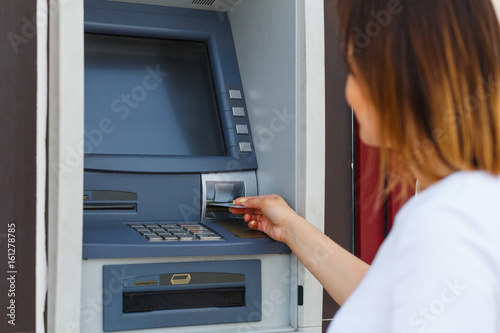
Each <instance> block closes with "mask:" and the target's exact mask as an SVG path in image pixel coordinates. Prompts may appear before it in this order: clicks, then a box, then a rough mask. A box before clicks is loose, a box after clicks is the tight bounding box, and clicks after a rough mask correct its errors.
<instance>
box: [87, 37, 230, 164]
mask: <svg viewBox="0 0 500 333" xmlns="http://www.w3.org/2000/svg"><path fill="white" fill-rule="evenodd" d="M85 96H86V97H85V147H84V149H85V153H86V154H110V155H151V156H156V155H159V156H225V145H224V138H223V134H222V133H223V131H222V129H221V123H220V119H219V116H218V105H217V99H216V94H215V88H214V83H213V77H212V70H211V65H210V59H209V55H208V49H207V45H206V43H205V42H193V41H177V40H163V39H154V38H142V37H122V36H115V35H101V34H90V33H87V34H86V35H85Z"/></svg>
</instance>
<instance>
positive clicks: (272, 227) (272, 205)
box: [231, 194, 297, 243]
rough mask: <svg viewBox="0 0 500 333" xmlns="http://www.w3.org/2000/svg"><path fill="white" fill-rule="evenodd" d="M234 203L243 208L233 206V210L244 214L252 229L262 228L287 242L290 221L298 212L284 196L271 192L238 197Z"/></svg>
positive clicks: (279, 239) (273, 237)
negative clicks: (256, 195)
mask: <svg viewBox="0 0 500 333" xmlns="http://www.w3.org/2000/svg"><path fill="white" fill-rule="evenodd" d="M234 204H235V205H239V206H242V208H231V212H232V213H233V214H240V215H244V219H245V221H246V222H248V227H249V228H250V229H254V230H260V231H262V232H264V233H266V234H267V235H268V236H269V237H271V238H272V239H275V240H277V241H280V242H284V243H286V238H287V234H288V233H289V232H290V230H289V223H290V221H291V220H292V219H293V218H294V217H295V216H297V214H296V213H295V212H294V211H293V209H291V208H290V206H288V204H287V203H286V202H285V200H283V198H282V197H280V196H279V195H276V194H271V195H264V196H259V197H245V198H238V199H236V200H234Z"/></svg>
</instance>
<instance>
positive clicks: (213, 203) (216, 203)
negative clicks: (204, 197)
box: [208, 202, 244, 208]
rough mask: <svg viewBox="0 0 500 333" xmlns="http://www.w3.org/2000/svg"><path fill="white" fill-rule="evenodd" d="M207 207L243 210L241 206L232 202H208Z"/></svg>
mask: <svg viewBox="0 0 500 333" xmlns="http://www.w3.org/2000/svg"><path fill="white" fill-rule="evenodd" d="M208 206H217V207H227V208H244V207H243V206H238V205H235V204H233V203H232V202H210V203H209V204H208Z"/></svg>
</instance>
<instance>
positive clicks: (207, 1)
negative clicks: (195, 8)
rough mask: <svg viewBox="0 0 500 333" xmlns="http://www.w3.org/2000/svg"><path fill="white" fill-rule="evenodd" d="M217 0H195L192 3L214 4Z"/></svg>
mask: <svg viewBox="0 0 500 333" xmlns="http://www.w3.org/2000/svg"><path fill="white" fill-rule="evenodd" d="M214 2H215V0H193V1H192V2H191V4H192V5H202V6H212V5H213V4H214Z"/></svg>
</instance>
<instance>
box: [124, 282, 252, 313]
mask: <svg viewBox="0 0 500 333" xmlns="http://www.w3.org/2000/svg"><path fill="white" fill-rule="evenodd" d="M234 306H245V287H230V288H203V289H190V290H166V291H158V292H152V291H151V292H128V293H124V294H123V312H124V313H134V312H145V311H159V310H177V309H199V308H210V307H218V308H220V307H234Z"/></svg>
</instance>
